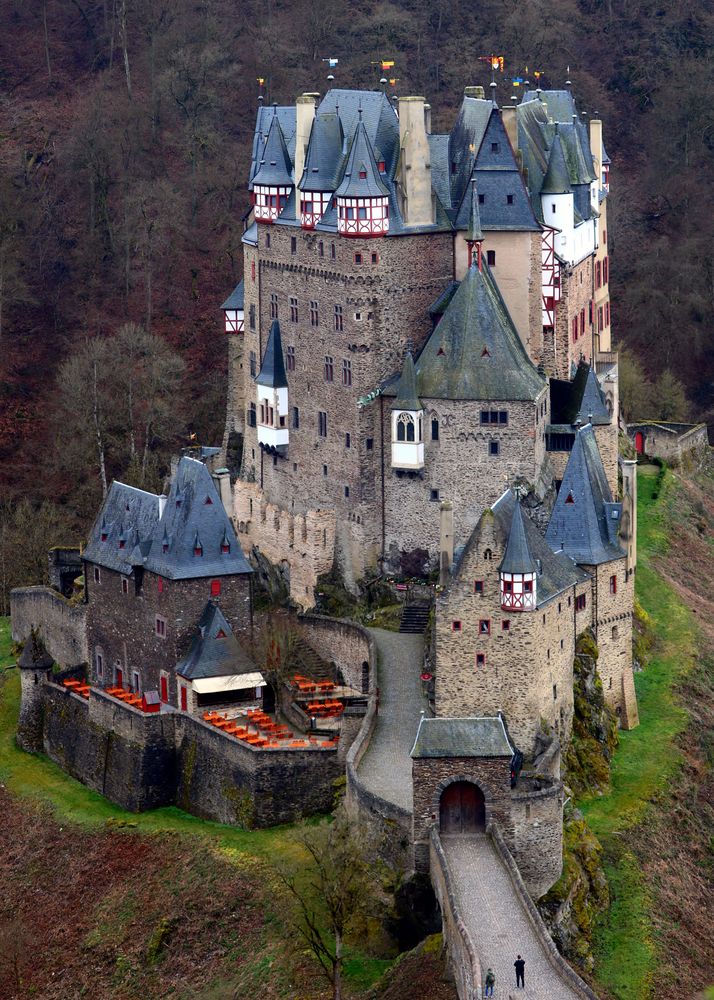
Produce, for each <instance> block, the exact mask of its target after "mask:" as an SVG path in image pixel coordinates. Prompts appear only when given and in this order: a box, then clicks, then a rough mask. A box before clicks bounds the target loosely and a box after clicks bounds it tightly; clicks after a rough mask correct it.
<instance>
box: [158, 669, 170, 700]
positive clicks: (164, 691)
mask: <svg viewBox="0 0 714 1000" xmlns="http://www.w3.org/2000/svg"><path fill="white" fill-rule="evenodd" d="M159 689H160V692H161V693H160V695H159V697H160V698H161V700H162V701H163V703H164V704H166V703H167V702H168V700H169V679H168V677H167V676H166V674H162V675H161V677H160V678H159Z"/></svg>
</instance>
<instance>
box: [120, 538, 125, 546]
mask: <svg viewBox="0 0 714 1000" xmlns="http://www.w3.org/2000/svg"><path fill="white" fill-rule="evenodd" d="M119 548H120V549H124V548H126V542H125V541H124V539H123V538H120V539H119Z"/></svg>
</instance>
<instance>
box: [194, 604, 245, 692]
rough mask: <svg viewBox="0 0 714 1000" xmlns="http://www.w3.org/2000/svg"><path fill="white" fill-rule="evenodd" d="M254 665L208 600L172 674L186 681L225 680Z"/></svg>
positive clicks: (215, 606) (217, 610)
mask: <svg viewBox="0 0 714 1000" xmlns="http://www.w3.org/2000/svg"><path fill="white" fill-rule="evenodd" d="M257 669H258V668H257V667H256V665H255V663H254V662H253V661H252V660H251V658H250V657H249V656H248V654H247V652H246V651H245V650H244V649H243V647H242V646H241V645H240V643H239V642H238V640H237V639H236V637H235V635H234V634H233V630H232V629H231V627H230V625H229V624H228V622H227V621H226V618H225V616H224V614H223V612H222V611H221V609H220V608H219V607H218V605H217V604H215V603H214V602H213V601H209V602H208V603H207V604H206V607H205V608H204V610H203V614H202V615H201V618H200V620H199V623H198V634H197V635H196V636H195V637H194V639H193V642H192V643H191V647H190V649H189V651H188V653H187V655H186V656H185V657H184V658H183V659H182V660H180V661H179V662H178V663H177V664H176V673H177V674H180V675H181V677H185V678H186V679H187V680H197V679H198V678H201V677H226V676H229V675H233V674H251V673H255V672H256V671H257Z"/></svg>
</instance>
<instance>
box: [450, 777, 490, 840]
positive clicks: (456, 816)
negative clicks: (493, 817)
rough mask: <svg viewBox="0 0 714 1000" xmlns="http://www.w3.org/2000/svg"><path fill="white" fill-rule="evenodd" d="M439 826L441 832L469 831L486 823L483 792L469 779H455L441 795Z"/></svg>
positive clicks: (480, 827) (482, 826) (481, 827)
mask: <svg viewBox="0 0 714 1000" xmlns="http://www.w3.org/2000/svg"><path fill="white" fill-rule="evenodd" d="M439 818H440V827H441V832H442V833H471V832H473V831H474V830H478V829H483V828H484V827H485V825H486V803H485V801H484V797H483V792H482V791H481V789H480V788H479V787H478V786H477V785H472V784H471V782H470V781H455V782H454V784H453V785H449V786H448V788H446V789H445V790H444V794H443V795H442V796H441V805H440V817H439Z"/></svg>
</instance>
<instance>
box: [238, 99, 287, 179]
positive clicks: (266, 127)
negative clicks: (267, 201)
mask: <svg viewBox="0 0 714 1000" xmlns="http://www.w3.org/2000/svg"><path fill="white" fill-rule="evenodd" d="M274 118H277V119H278V122H279V123H280V130H281V132H282V134H283V139H284V140H285V145H286V147H287V151H288V155H289V157H290V162H291V163H292V162H294V160H295V132H296V130H297V122H296V115H295V105H294V104H290V105H288V106H287V107H277V106H275V105H273V107H271V108H265V107H260V108H258V114H257V117H256V121H255V131H254V133H253V149H252V151H251V161H250V174H249V176H248V182H249V183H248V188H249V189H251V190H252V184H253V178H254V177H255V174H256V173H257V171H258V169H259V167H260V161H261V159H262V152H263V149H264V147H265V142H266V140H267V138H268V132H269V131H270V126H271V125H272V123H273V119H274Z"/></svg>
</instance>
